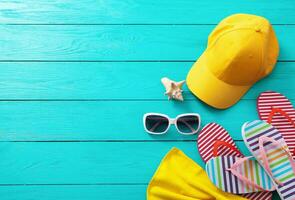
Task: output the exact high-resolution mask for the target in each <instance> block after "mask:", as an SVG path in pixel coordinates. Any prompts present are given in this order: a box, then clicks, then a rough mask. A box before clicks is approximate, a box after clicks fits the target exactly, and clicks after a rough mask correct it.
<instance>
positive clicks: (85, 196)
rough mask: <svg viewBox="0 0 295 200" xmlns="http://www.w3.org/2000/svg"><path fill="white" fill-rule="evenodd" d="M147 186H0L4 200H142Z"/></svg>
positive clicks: (0, 194)
mask: <svg viewBox="0 0 295 200" xmlns="http://www.w3.org/2000/svg"><path fill="white" fill-rule="evenodd" d="M146 187H147V185H41V186H40V185H37V186H12V185H10V186H0V196H1V199H3V200H19V199H22V200H40V199H42V200H57V199H58V200H60V199H62V200H105V199H108V200H118V199H121V200H122V199H126V200H127V199H128V200H140V199H145V191H146Z"/></svg>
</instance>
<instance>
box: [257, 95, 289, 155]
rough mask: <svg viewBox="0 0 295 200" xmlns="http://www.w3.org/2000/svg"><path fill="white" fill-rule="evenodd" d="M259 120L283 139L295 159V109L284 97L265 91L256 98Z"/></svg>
mask: <svg viewBox="0 0 295 200" xmlns="http://www.w3.org/2000/svg"><path fill="white" fill-rule="evenodd" d="M257 110H258V114H259V118H260V119H261V120H264V121H266V122H268V123H269V124H272V125H273V126H274V127H275V128H276V129H278V130H279V132H280V133H281V134H282V136H283V137H284V139H285V141H286V143H287V145H288V147H289V149H290V151H291V153H292V155H293V158H294V159H295V109H294V107H293V105H292V103H291V102H290V101H289V100H288V99H287V97H285V96H284V95H282V94H280V93H278V92H273V91H266V92H262V93H261V94H260V95H259V96H258V98H257Z"/></svg>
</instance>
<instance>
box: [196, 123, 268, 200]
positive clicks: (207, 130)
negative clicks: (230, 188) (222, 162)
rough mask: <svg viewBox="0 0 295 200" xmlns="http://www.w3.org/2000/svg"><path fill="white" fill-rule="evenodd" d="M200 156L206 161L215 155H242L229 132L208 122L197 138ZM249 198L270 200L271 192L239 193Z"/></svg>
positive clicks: (252, 199)
mask: <svg viewBox="0 0 295 200" xmlns="http://www.w3.org/2000/svg"><path fill="white" fill-rule="evenodd" d="M197 147H198V150H199V153H200V156H201V158H202V159H203V161H204V162H205V163H207V162H208V161H209V160H210V159H211V158H214V157H217V156H236V157H244V156H243V154H242V153H241V152H240V151H239V150H238V148H237V146H236V145H235V142H234V140H233V139H232V137H231V136H230V135H229V133H228V132H227V131H226V130H225V129H224V128H223V127H222V126H220V125H219V124H216V123H209V124H207V125H206V126H204V128H203V129H202V130H201V132H200V133H199V135H198V139H197ZM241 196H243V197H244V198H246V199H251V200H262V199H263V200H271V199H272V193H271V192H255V193H248V194H243V195H241Z"/></svg>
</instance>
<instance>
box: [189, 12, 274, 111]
mask: <svg viewBox="0 0 295 200" xmlns="http://www.w3.org/2000/svg"><path fill="white" fill-rule="evenodd" d="M278 54H279V44H278V41H277V38H276V35H275V33H274V31H273V28H272V26H271V24H270V23H269V22H268V21H267V20H266V19H265V18H263V17H259V16H255V15H248V14H235V15H232V16H229V17H227V18H225V19H224V20H222V21H221V22H220V23H219V24H218V25H217V26H216V28H215V29H214V30H213V31H212V33H211V34H210V36H209V38H208V44H207V48H206V50H205V51H204V53H203V54H202V55H201V57H200V58H199V59H198V60H197V62H195V63H194V65H193V67H192V68H191V70H190V71H189V73H188V75H187V85H188V87H189V89H190V90H191V91H192V93H194V94H195V95H196V96H197V97H198V98H199V99H201V100H202V101H204V102H205V103H207V104H209V105H211V106H213V107H215V108H219V109H224V108H228V107H230V106H232V105H233V104H235V103H236V102H237V101H238V100H239V99H240V98H241V97H242V96H243V95H244V94H245V93H246V92H247V90H248V89H249V88H250V87H251V86H252V85H253V84H254V83H255V82H257V81H258V80H260V79H262V78H263V77H265V76H267V75H268V74H269V73H271V71H272V69H273V67H274V65H275V63H276V61H277V58H278Z"/></svg>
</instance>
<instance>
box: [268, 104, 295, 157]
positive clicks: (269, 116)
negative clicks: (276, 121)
mask: <svg viewBox="0 0 295 200" xmlns="http://www.w3.org/2000/svg"><path fill="white" fill-rule="evenodd" d="M276 113H279V114H281V115H282V116H284V117H285V118H286V119H287V120H288V121H289V122H290V124H292V125H293V126H294V128H295V121H294V120H293V119H292V118H291V117H290V115H288V113H286V112H285V111H283V110H282V109H281V108H274V107H272V108H271V112H270V113H269V115H268V118H267V123H269V124H271V122H272V120H273V117H274V116H275V114H276ZM292 154H293V155H294V156H295V149H294V150H293V152H292Z"/></svg>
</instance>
